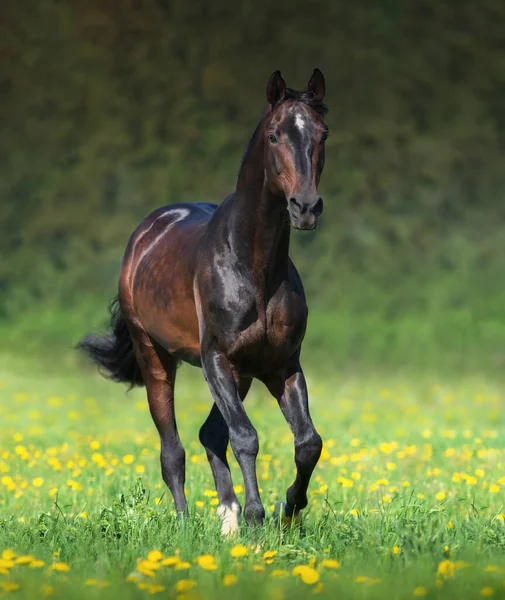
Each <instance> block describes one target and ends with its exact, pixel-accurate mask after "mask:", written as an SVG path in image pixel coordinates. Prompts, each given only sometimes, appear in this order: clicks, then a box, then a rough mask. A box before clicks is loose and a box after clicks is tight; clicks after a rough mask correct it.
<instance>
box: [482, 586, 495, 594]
mask: <svg viewBox="0 0 505 600" xmlns="http://www.w3.org/2000/svg"><path fill="white" fill-rule="evenodd" d="M493 594H494V590H493V588H492V587H489V586H487V587H483V588H482V589H481V591H480V595H481V596H492V595H493Z"/></svg>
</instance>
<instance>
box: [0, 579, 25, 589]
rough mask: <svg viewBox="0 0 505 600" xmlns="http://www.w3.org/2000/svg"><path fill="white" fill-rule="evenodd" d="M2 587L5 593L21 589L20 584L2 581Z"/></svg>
mask: <svg viewBox="0 0 505 600" xmlns="http://www.w3.org/2000/svg"><path fill="white" fill-rule="evenodd" d="M0 587H1V588H2V589H3V591H4V592H15V591H16V590H19V588H20V586H19V584H18V583H13V582H12V581H2V583H0Z"/></svg>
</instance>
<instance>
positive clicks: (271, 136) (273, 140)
mask: <svg viewBox="0 0 505 600" xmlns="http://www.w3.org/2000/svg"><path fill="white" fill-rule="evenodd" d="M268 139H269V140H270V141H271V142H272V144H277V141H278V140H277V138H276V137H275V135H274V134H273V133H269V134H268Z"/></svg>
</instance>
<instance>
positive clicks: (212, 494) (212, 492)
mask: <svg viewBox="0 0 505 600" xmlns="http://www.w3.org/2000/svg"><path fill="white" fill-rule="evenodd" d="M203 495H204V496H207V497H208V498H215V497H216V496H217V492H216V490H205V491H204V492H203Z"/></svg>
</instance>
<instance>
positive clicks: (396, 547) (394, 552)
mask: <svg viewBox="0 0 505 600" xmlns="http://www.w3.org/2000/svg"><path fill="white" fill-rule="evenodd" d="M392 552H393V554H400V552H401V548H400V546H393V548H392Z"/></svg>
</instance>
